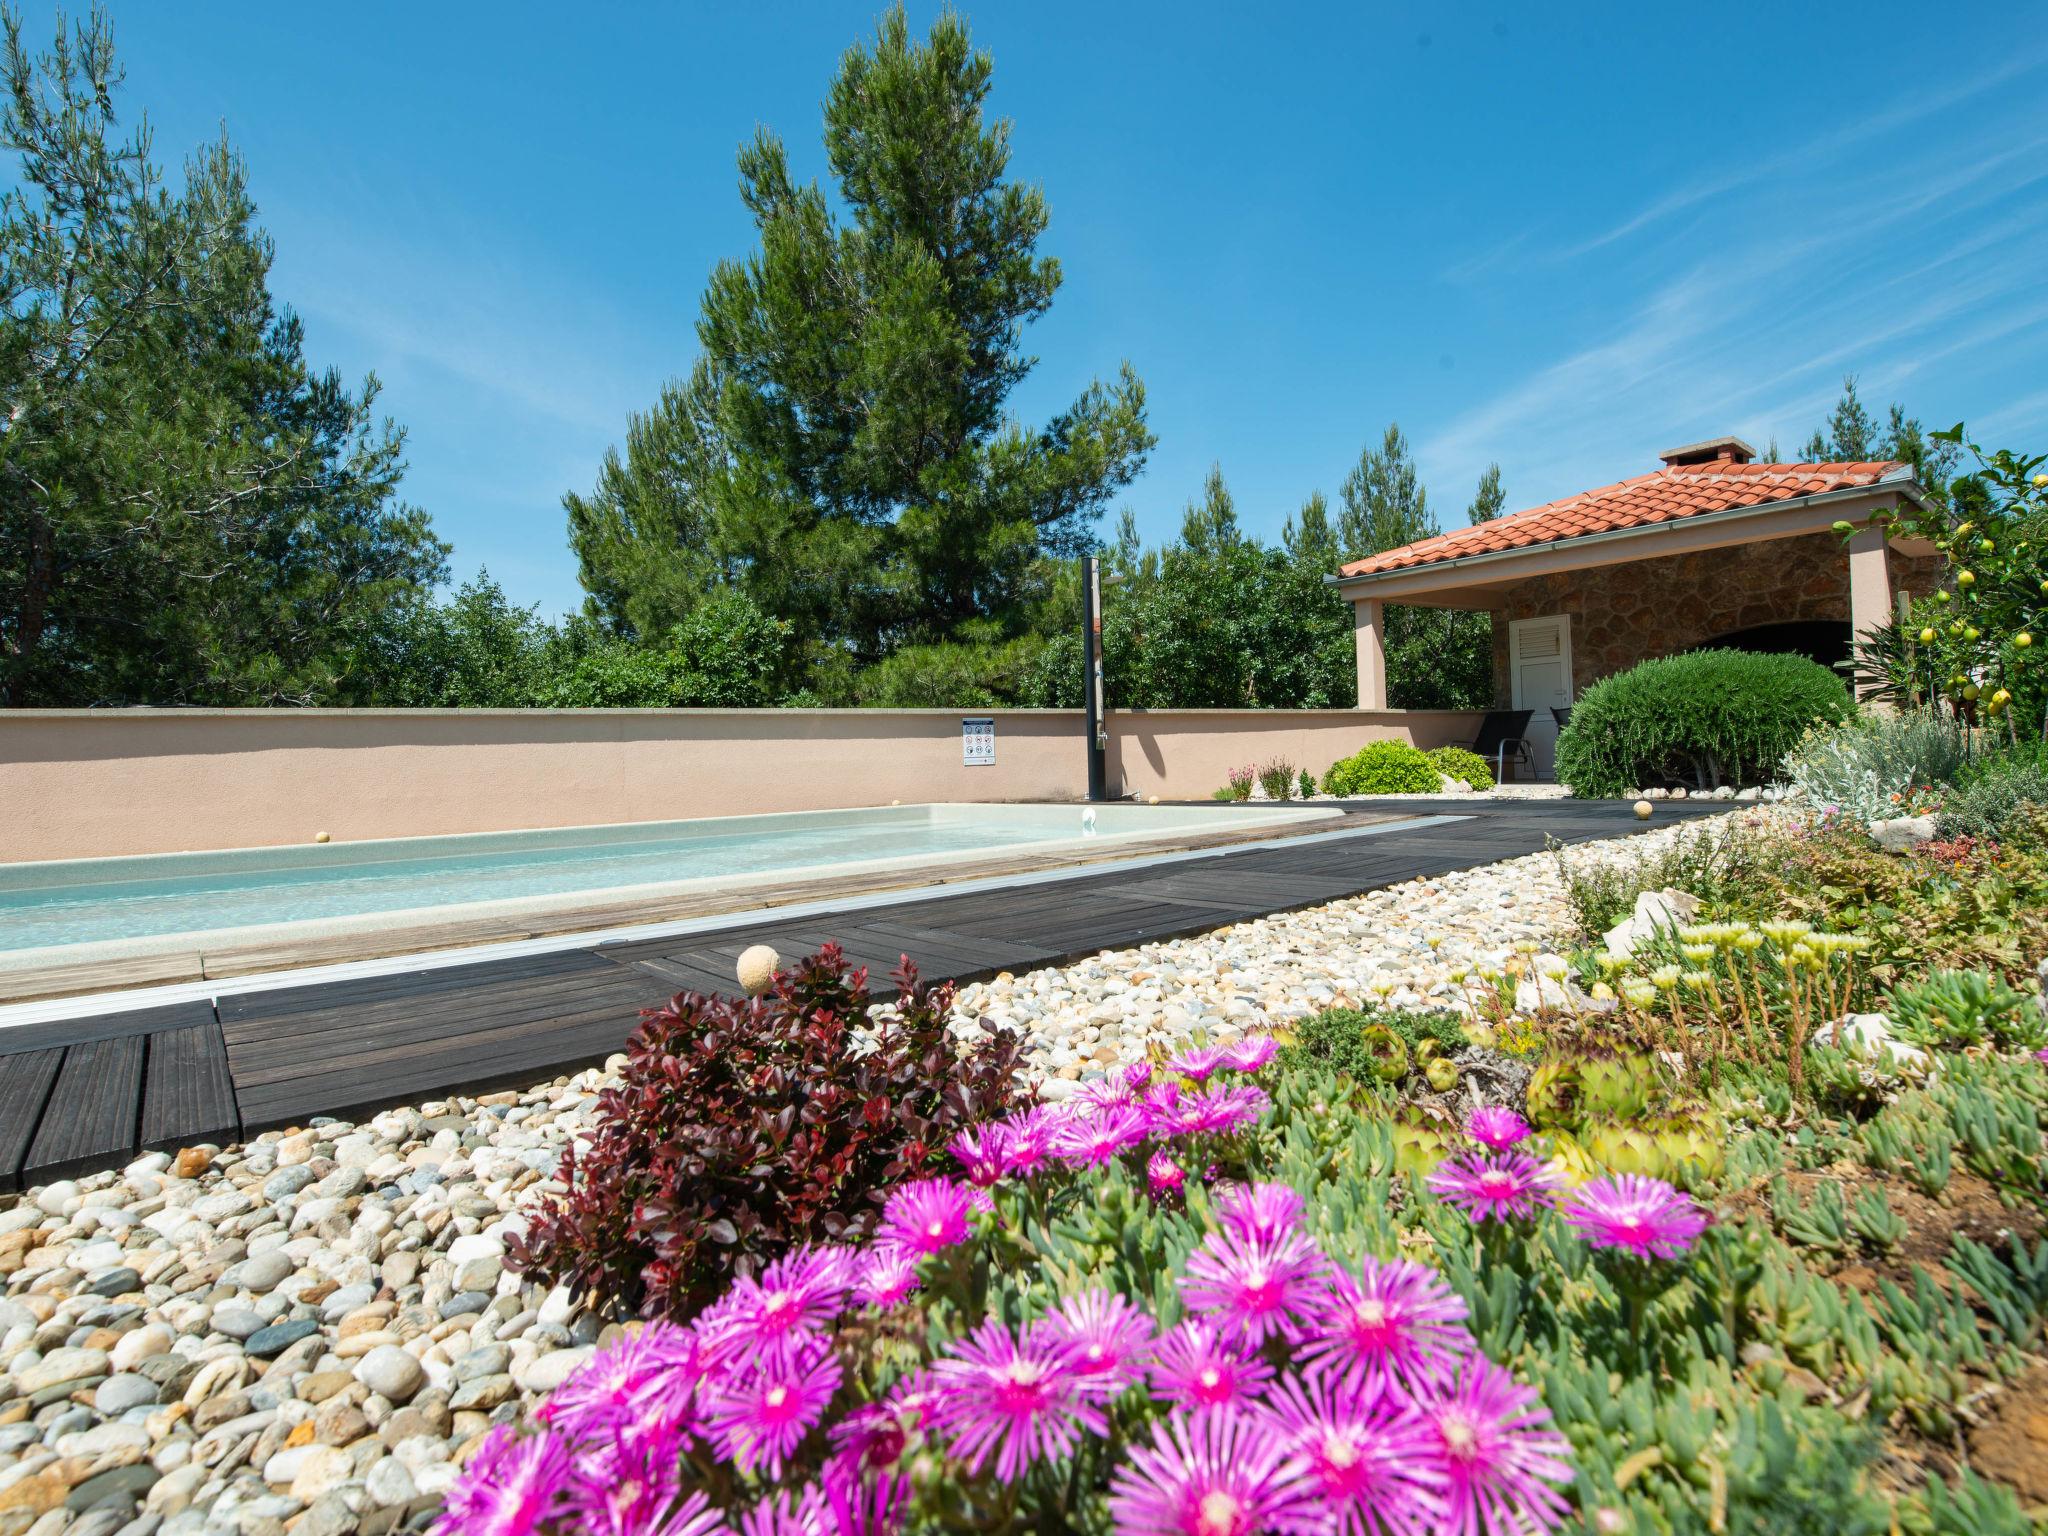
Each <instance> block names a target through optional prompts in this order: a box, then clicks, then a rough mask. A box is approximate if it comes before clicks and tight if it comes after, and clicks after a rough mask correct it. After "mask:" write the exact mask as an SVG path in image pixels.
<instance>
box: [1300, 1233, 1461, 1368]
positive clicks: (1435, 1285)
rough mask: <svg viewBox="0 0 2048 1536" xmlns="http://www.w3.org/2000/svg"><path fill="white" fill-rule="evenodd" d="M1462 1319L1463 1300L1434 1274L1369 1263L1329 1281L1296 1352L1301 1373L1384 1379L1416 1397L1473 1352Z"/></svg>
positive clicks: (1400, 1263)
mask: <svg viewBox="0 0 2048 1536" xmlns="http://www.w3.org/2000/svg"><path fill="white" fill-rule="evenodd" d="M1467 1315H1468V1313H1467V1308H1466V1306H1465V1300H1464V1298H1463V1297H1462V1296H1460V1295H1458V1293H1457V1292H1456V1291H1453V1290H1452V1289H1451V1288H1450V1286H1449V1285H1447V1284H1446V1283H1445V1282H1444V1278H1443V1276H1441V1275H1439V1274H1438V1273H1437V1272H1436V1271H1435V1270H1433V1269H1430V1268H1428V1267H1426V1266H1425V1265H1421V1264H1416V1263H1412V1262H1410V1261H1409V1260H1407V1259H1395V1260H1392V1261H1390V1262H1384V1263H1383V1262H1381V1261H1380V1260H1378V1259H1374V1258H1368V1259H1367V1260H1366V1261H1365V1263H1364V1264H1363V1266H1361V1268H1360V1271H1359V1273H1358V1274H1356V1275H1353V1274H1352V1273H1351V1272H1350V1271H1348V1270H1343V1269H1340V1270H1338V1271H1337V1272H1336V1273H1335V1274H1333V1275H1332V1276H1331V1277H1330V1285H1329V1289H1328V1290H1327V1291H1326V1292H1324V1294H1323V1296H1322V1298H1321V1300H1320V1301H1319V1302H1318V1303H1317V1305H1316V1309H1315V1313H1314V1316H1313V1319H1312V1321H1311V1326H1310V1329H1309V1335H1308V1338H1307V1340H1306V1341H1305V1342H1304V1343H1303V1345H1302V1347H1301V1360H1302V1363H1303V1368H1304V1369H1305V1370H1306V1371H1307V1372H1308V1374H1309V1375H1311V1376H1324V1375H1346V1376H1350V1375H1356V1374H1358V1373H1360V1372H1363V1371H1374V1372H1382V1373H1385V1374H1387V1375H1389V1376H1391V1377H1393V1378H1394V1379H1395V1380H1396V1381H1398V1382H1399V1383H1400V1384H1401V1385H1402V1386H1404V1387H1406V1388H1408V1389H1409V1390H1410V1391H1414V1390H1417V1389H1419V1388H1420V1387H1422V1386H1423V1385H1424V1384H1426V1383H1429V1382H1433V1381H1437V1380H1440V1379H1442V1378H1443V1377H1445V1376H1447V1375H1449V1374H1450V1372H1451V1370H1452V1369H1453V1368H1454V1367H1455V1366H1456V1365H1457V1363H1458V1361H1459V1360H1460V1359H1462V1358H1463V1357H1464V1356H1465V1355H1466V1354H1467V1353H1469V1352H1470V1350H1471V1348H1472V1338H1471V1335H1470V1334H1468V1333H1467V1332H1466V1331H1465V1327H1464V1322H1465V1318H1466V1316H1467Z"/></svg>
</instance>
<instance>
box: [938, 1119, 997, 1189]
mask: <svg viewBox="0 0 2048 1536" xmlns="http://www.w3.org/2000/svg"><path fill="white" fill-rule="evenodd" d="M1005 1141H1006V1135H1005V1132H1004V1130H1003V1127H1002V1126H1001V1125H977V1126H971V1127H969V1128H968V1129H967V1130H964V1131H962V1132H961V1133H960V1134H959V1135H958V1136H955V1137H954V1138H953V1140H952V1143H951V1144H950V1145H949V1146H948V1147H947V1148H946V1150H947V1151H948V1152H950V1153H952V1154H953V1156H954V1157H955V1158H957V1159H959V1162H960V1166H961V1169H962V1171H963V1173H964V1174H965V1176H966V1179H967V1182H968V1183H970V1184H972V1185H974V1186H975V1187H976V1188H977V1189H987V1188H988V1187H989V1186H990V1185H992V1184H995V1183H998V1182H999V1181H1000V1180H1001V1179H1002V1177H1003V1175H1004V1174H1006V1173H1008V1172H1009V1171H1010V1169H1009V1163H1008V1161H1007V1157H1006V1152H1005Z"/></svg>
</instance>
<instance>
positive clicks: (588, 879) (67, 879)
mask: <svg viewBox="0 0 2048 1536" xmlns="http://www.w3.org/2000/svg"><path fill="white" fill-rule="evenodd" d="M1093 812H1094V814H1093V817H1092V830H1090V829H1089V828H1085V827H1084V825H1083V807H1080V806H1073V805H1032V806H1012V805H1002V806H997V805H990V806H979V805H943V806H939V805H920V806H902V807H890V808H887V809H879V810H870V811H823V812H806V813H799V814H792V815H784V816H743V817H721V818H715V819H707V820H698V821H678V822H654V823H647V824H644V825H639V826H626V827H588V828H575V829H569V830H566V831H549V832H513V833H486V834H479V835H475V836H467V837H435V838H405V839H393V840H389V841H383V842H365V843H354V844H347V843H330V844H322V845H317V846H307V847H292V848H267V849H244V850H237V851H234V852H229V853H206V854H162V855H155V856H151V857H146V858H128V859H80V860H71V861H66V862H63V863H43V864H14V865H0V951H20V950H33V949H44V948H49V947H53V946H57V945H74V944H97V943H106V942H109V941H121V940H141V939H150V938H157V937H162V936H166V935H172V934H199V935H205V934H217V933H219V932H221V931H224V930H232V929H243V928H257V927H271V926H274V925H278V924H295V923H317V924H324V925H330V926H331V925H333V924H334V923H336V922H337V920H346V919H361V918H364V917H368V916H373V915H376V914H382V913H395V912H406V913H416V912H418V911H420V910H421V909H442V908H461V907H466V906H473V905H474V904H477V903H504V902H520V901H531V902H536V903H544V902H545V900H546V899H547V898H562V899H565V900H566V899H569V898H575V897H592V896H595V897H602V896H605V895H608V894H612V893H618V892H626V891H632V890H635V889H646V888H649V887H664V886H676V885H688V884H693V883H697V882H727V883H731V884H733V885H735V886H740V885H744V884H745V883H748V882H750V881H755V880H759V879H761V878H763V877H769V876H775V875H778V874H781V875H787V874H788V873H790V872H792V871H799V870H801V871H817V872H818V873H820V874H824V875H829V874H835V873H844V872H852V871H856V870H858V869H860V868H863V867H877V866H879V867H897V866H898V865H899V864H903V863H905V862H908V863H916V862H922V861H930V862H932V863H935V864H944V863H946V862H947V861H948V860H949V859H950V858H956V857H961V856H974V855H984V854H991V853H1001V852H1005V851H1010V850H1015V849H1019V848H1025V847H1034V846H1042V847H1046V848H1048V849H1054V848H1058V847H1059V846H1061V845H1063V844H1079V843H1082V842H1084V841H1086V840H1088V839H1091V838H1093V839H1103V840H1109V841H1117V840H1128V839H1131V838H1137V837H1155V836H1161V835H1167V834H1172V833H1175V832H1180V831H1188V832H1197V831H1211V832H1213V831H1216V830H1218V829H1220V828H1222V827H1225V826H1229V825H1231V824H1233V823H1236V824H1244V823H1246V822H1247V821H1249V822H1252V823H1256V822H1258V821H1260V820H1274V819H1277V818H1278V817H1279V816H1282V815H1285V814H1287V813H1275V812H1272V811H1246V810H1232V809H1230V808H1226V807H1217V808H1214V809H1211V808H1195V809H1189V808H1177V807H1167V806H1158V807H1147V806H1135V805H1105V806H1099V807H1094V808H1093ZM1293 814H1295V815H1299V814H1301V813H1300V812H1298V811H1297V812H1295V813H1293ZM445 915H446V916H447V917H449V918H458V917H460V916H461V915H462V914H461V913H460V912H450V913H446V914H445Z"/></svg>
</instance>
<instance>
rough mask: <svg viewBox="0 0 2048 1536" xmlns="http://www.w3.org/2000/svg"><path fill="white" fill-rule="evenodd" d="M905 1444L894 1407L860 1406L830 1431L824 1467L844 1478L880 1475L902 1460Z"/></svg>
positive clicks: (885, 1404) (882, 1404)
mask: <svg viewBox="0 0 2048 1536" xmlns="http://www.w3.org/2000/svg"><path fill="white" fill-rule="evenodd" d="M909 1444H910V1435H909V1432H908V1431H907V1430H905V1429H904V1427H903V1412H902V1409H901V1408H900V1407H899V1406H898V1405H897V1404H896V1403H894V1402H888V1401H885V1402H879V1403H864V1404H862V1405H861V1406H860V1407H858V1408H855V1409H854V1410H853V1411H852V1412H850V1413H848V1414H847V1416H846V1417H845V1418H843V1419H841V1420H840V1421H839V1423H838V1424H837V1425H836V1426H835V1427H834V1428H833V1430H832V1459H831V1461H830V1463H829V1464H828V1465H830V1466H832V1467H834V1468H836V1469H838V1471H839V1472H840V1473H842V1474H843V1475H845V1476H848V1477H855V1476H859V1475H860V1474H862V1473H866V1472H873V1471H880V1470H882V1469H883V1468H886V1467H893V1466H895V1465H896V1463H897V1462H898V1461H900V1460H902V1459H903V1452H904V1450H905V1449H906V1448H907V1447H908V1446H909Z"/></svg>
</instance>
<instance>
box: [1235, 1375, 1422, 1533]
mask: <svg viewBox="0 0 2048 1536" xmlns="http://www.w3.org/2000/svg"><path fill="white" fill-rule="evenodd" d="M1259 1416H1260V1418H1261V1419H1262V1420H1263V1421H1264V1423H1265V1425H1266V1427H1267V1428H1268V1430H1269V1431H1270V1432H1271V1433H1272V1434H1273V1436H1274V1437H1275V1438H1276V1439H1277V1440H1278V1441H1279V1442H1280V1444H1281V1446H1282V1447H1283V1448H1284V1449H1285V1450H1286V1451H1288V1452H1289V1453H1290V1454H1291V1455H1293V1456H1294V1457H1295V1458H1296V1460H1297V1462H1298V1463H1299V1464H1301V1465H1302V1466H1305V1467H1306V1468H1307V1470H1308V1474H1309V1477H1310V1479H1311V1481H1312V1482H1313V1484H1314V1486H1315V1489H1316V1492H1317V1493H1319V1494H1320V1495H1321V1496H1322V1502H1323V1508H1324V1510H1325V1512H1326V1516H1327V1520H1328V1523H1327V1524H1326V1525H1324V1526H1323V1527H1322V1529H1323V1530H1325V1531H1328V1532H1331V1533H1332V1536H1433V1533H1434V1532H1436V1531H1438V1530H1439V1529H1441V1525H1440V1522H1441V1520H1442V1519H1443V1514H1444V1491H1445V1488H1446V1485H1447V1484H1448V1481H1449V1479H1448V1478H1447V1476H1446V1475H1445V1472H1444V1470H1443V1467H1442V1465H1441V1464H1440V1462H1439V1461H1438V1458H1437V1455H1436V1430H1435V1427H1434V1426H1433V1425H1432V1424H1431V1423H1430V1422H1429V1421H1428V1420H1427V1419H1425V1418H1423V1416H1422V1415H1421V1414H1420V1413H1419V1412H1417V1411H1416V1408H1415V1406H1414V1404H1413V1403H1412V1402H1411V1401H1410V1399H1409V1398H1408V1397H1407V1395H1406V1394H1405V1393H1403V1392H1402V1391H1401V1390H1400V1389H1399V1388H1398V1387H1396V1386H1394V1385H1393V1384H1392V1383H1391V1382H1390V1381H1388V1380H1387V1378H1385V1377H1384V1376H1381V1375H1379V1374H1377V1373H1367V1374H1363V1375H1359V1376H1352V1377H1345V1378H1336V1377H1329V1376H1323V1377H1311V1378H1310V1379H1308V1380H1306V1381H1304V1380H1303V1379H1301V1378H1300V1377H1298V1376H1291V1375H1290V1376H1283V1377H1281V1378H1280V1380H1279V1381H1278V1382H1276V1383H1275V1384H1274V1386H1273V1390H1272V1391H1271V1392H1270V1393H1268V1394H1267V1398H1266V1401H1265V1402H1264V1403H1263V1404H1262V1405H1261V1406H1260V1410H1259Z"/></svg>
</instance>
